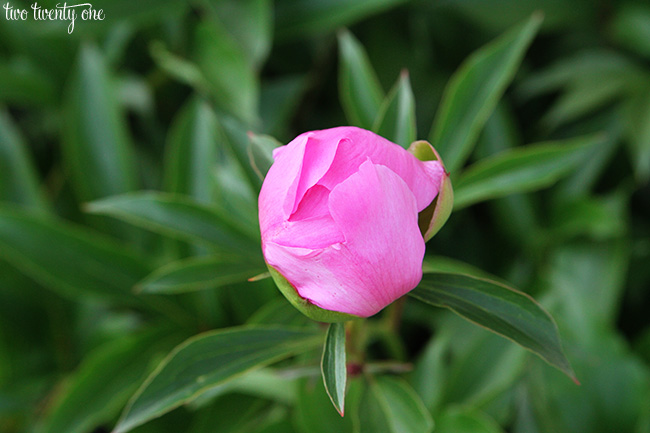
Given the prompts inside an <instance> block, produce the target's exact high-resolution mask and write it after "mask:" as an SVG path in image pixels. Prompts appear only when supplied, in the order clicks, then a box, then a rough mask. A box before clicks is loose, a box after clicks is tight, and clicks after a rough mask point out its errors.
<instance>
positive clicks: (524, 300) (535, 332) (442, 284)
mask: <svg viewBox="0 0 650 433" xmlns="http://www.w3.org/2000/svg"><path fill="white" fill-rule="evenodd" d="M411 295H412V296H413V297H415V298H417V299H419V300H421V301H423V302H426V303H429V304H432V305H436V306H439V307H446V308H449V309H450V310H452V311H454V312H455V313H457V314H459V315H460V316H462V317H464V318H466V319H468V320H470V321H472V322H474V323H476V324H478V325H480V326H483V327H485V328H486V329H489V330H490V331H492V332H495V333H497V334H499V335H502V336H504V337H506V338H508V339H510V340H512V341H514V342H515V343H517V344H519V345H521V346H522V347H524V348H526V349H528V350H530V351H531V352H533V353H535V354H536V355H538V356H539V357H541V358H542V359H544V360H545V361H546V362H548V363H549V364H551V365H553V366H554V367H556V368H558V369H559V370H561V371H563V372H564V373H566V374H567V375H568V376H569V377H571V378H572V379H574V380H575V376H574V373H573V370H572V369H571V366H570V365H569V361H568V360H567V359H566V357H565V356H564V352H563V351H562V346H561V344H560V337H559V335H558V331H557V326H556V325H555V322H554V321H553V319H552V318H551V316H550V315H549V314H548V313H547V312H546V311H545V310H544V309H543V308H542V307H541V306H540V305H539V304H538V303H537V302H535V301H534V300H533V299H532V298H531V297H530V296H528V295H526V294H525V293H521V292H518V291H516V290H514V289H511V288H510V287H507V286H505V285H503V284H501V283H497V282H495V281H491V280H487V279H481V278H476V277H471V276H469V275H463V274H445V273H430V274H424V276H423V277H422V281H421V282H420V284H419V286H418V287H416V288H415V290H413V291H412V292H411Z"/></svg>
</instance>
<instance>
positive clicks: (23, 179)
mask: <svg viewBox="0 0 650 433" xmlns="http://www.w3.org/2000/svg"><path fill="white" fill-rule="evenodd" d="M0 200H2V201H10V202H13V203H17V204H20V205H22V206H24V207H28V208H30V209H33V210H35V211H39V212H43V213H45V212H47V211H48V210H49V206H48V203H47V202H46V201H45V199H44V198H43V193H42V191H41V189H40V185H39V183H38V177H37V175H36V170H35V169H34V165H33V163H32V160H31V158H30V155H29V154H28V152H27V145H26V144H25V142H24V140H23V139H22V137H21V136H20V133H19V131H18V128H17V127H16V126H15V125H14V123H13V121H12V120H11V117H10V116H9V113H8V112H7V111H6V110H4V109H0Z"/></svg>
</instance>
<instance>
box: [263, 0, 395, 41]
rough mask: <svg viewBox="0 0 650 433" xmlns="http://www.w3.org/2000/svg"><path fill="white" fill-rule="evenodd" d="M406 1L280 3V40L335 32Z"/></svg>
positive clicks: (277, 18) (296, 0)
mask: <svg viewBox="0 0 650 433" xmlns="http://www.w3.org/2000/svg"><path fill="white" fill-rule="evenodd" d="M405 2H406V0H356V1H353V2H351V1H348V0H284V1H278V2H276V3H277V4H276V10H275V28H276V32H277V36H278V38H280V39H286V38H290V37H304V36H306V35H313V34H316V33H325V32H330V31H334V30H336V29H338V28H340V27H342V26H347V25H351V24H353V23H354V22H356V21H359V20H361V19H363V18H365V17H368V16H370V15H374V14H377V13H379V12H383V11H385V10H387V9H390V8H392V7H395V6H397V5H399V4H401V3H405Z"/></svg>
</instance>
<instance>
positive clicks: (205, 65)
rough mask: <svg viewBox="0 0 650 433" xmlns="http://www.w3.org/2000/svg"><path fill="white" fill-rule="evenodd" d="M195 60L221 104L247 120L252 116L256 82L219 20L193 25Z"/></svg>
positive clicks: (238, 48) (246, 61)
mask: <svg viewBox="0 0 650 433" xmlns="http://www.w3.org/2000/svg"><path fill="white" fill-rule="evenodd" d="M195 29H196V30H195V35H194V57H193V58H194V61H195V62H196V64H197V65H198V66H199V69H200V70H201V72H202V73H203V76H204V77H205V79H206V81H207V82H208V84H209V85H210V90H211V91H212V92H211V93H212V95H213V96H214V98H215V100H216V101H217V103H218V104H219V105H220V107H221V108H223V109H224V110H226V111H227V112H229V113H231V114H233V115H234V116H236V117H238V118H239V119H242V120H243V121H245V122H247V123H250V122H253V121H254V120H255V116H256V113H257V102H258V98H259V83H258V80H257V77H256V75H255V72H254V70H253V67H252V66H251V65H250V64H249V62H248V60H247V59H246V55H245V53H244V52H243V50H242V49H241V48H240V47H239V46H238V45H237V43H236V42H235V41H234V40H233V39H232V36H230V35H229V34H228V31H227V30H226V29H225V28H224V26H223V24H221V22H219V21H218V20H211V21H207V20H206V21H203V22H200V23H199V24H198V25H197V26H196V27H195Z"/></svg>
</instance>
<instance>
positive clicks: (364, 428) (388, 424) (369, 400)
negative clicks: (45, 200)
mask: <svg viewBox="0 0 650 433" xmlns="http://www.w3.org/2000/svg"><path fill="white" fill-rule="evenodd" d="M360 404H361V406H360V408H359V411H360V412H359V422H360V432H361V433H366V432H368V433H370V432H373V433H383V432H386V433H402V432H409V433H429V432H431V431H432V430H433V419H432V418H431V415H430V414H429V411H427V409H426V407H425V406H424V404H423V403H422V400H420V398H419V397H418V395H417V394H416V393H415V391H413V389H412V388H411V387H410V386H409V385H408V384H407V383H406V382H404V381H403V380H401V379H397V378H393V377H389V376H381V377H377V378H371V380H370V386H369V387H368V388H367V389H366V390H365V395H364V396H363V397H362V400H361V403H360Z"/></svg>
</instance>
